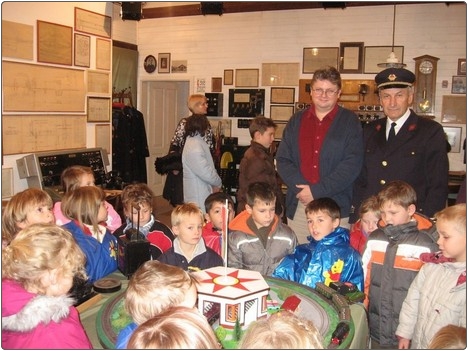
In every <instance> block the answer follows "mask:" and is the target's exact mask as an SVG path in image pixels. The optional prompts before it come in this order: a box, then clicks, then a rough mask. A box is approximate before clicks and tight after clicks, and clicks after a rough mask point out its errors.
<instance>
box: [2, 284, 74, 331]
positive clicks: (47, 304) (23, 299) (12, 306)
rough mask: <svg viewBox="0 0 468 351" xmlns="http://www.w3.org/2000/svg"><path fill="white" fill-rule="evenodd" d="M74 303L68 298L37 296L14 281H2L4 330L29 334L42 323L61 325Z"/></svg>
mask: <svg viewBox="0 0 468 351" xmlns="http://www.w3.org/2000/svg"><path fill="white" fill-rule="evenodd" d="M73 303H74V300H73V298H71V297H68V296H57V297H55V296H46V295H35V294H31V293H29V292H27V291H26V290H24V288H23V287H22V286H21V285H19V284H18V283H16V282H14V281H12V280H2V330H8V331H13V332H28V331H31V330H33V329H34V328H36V327H37V326H38V325H39V324H40V323H43V324H48V323H50V322H55V323H59V322H60V321H61V320H63V319H64V318H66V317H68V315H69V313H70V306H72V305H73Z"/></svg>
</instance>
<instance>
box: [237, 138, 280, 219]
mask: <svg viewBox="0 0 468 351" xmlns="http://www.w3.org/2000/svg"><path fill="white" fill-rule="evenodd" d="M254 182H265V183H267V184H270V185H271V186H272V187H273V189H274V190H275V194H276V204H277V209H278V211H276V213H277V214H281V212H282V211H281V204H282V203H283V192H282V191H281V185H280V181H279V177H278V174H277V173H276V168H275V163H274V159H273V156H272V155H271V154H270V152H269V150H268V149H267V148H265V147H264V146H263V145H261V144H259V143H257V142H255V141H251V142H250V147H249V148H248V149H247V150H246V151H245V153H244V156H243V157H242V160H241V162H240V166H239V190H238V191H237V213H238V214H239V213H241V212H242V211H244V210H245V204H246V202H247V199H246V196H247V189H248V187H249V185H250V184H251V183H254Z"/></svg>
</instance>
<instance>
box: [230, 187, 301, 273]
mask: <svg viewBox="0 0 468 351" xmlns="http://www.w3.org/2000/svg"><path fill="white" fill-rule="evenodd" d="M275 203H276V193H275V190H274V189H273V187H272V186H271V185H270V184H268V183H264V182H256V183H252V184H250V185H249V188H248V190H247V204H246V206H245V210H244V211H242V212H241V213H239V214H238V215H237V216H236V217H235V218H234V219H233V220H232V222H231V223H230V225H229V229H230V230H231V231H232V232H231V233H230V234H229V238H228V266H229V267H233V268H241V269H248V270H254V271H257V272H260V273H261V274H263V275H271V274H272V273H273V271H274V269H275V268H276V266H277V265H278V264H279V263H280V261H281V260H282V259H283V257H285V256H286V255H288V254H290V253H292V252H293V251H294V248H295V247H296V244H297V237H296V234H294V232H293V231H292V229H291V228H289V227H288V226H287V225H286V224H284V223H283V222H282V221H281V219H280V217H279V216H278V215H277V214H276V213H275Z"/></svg>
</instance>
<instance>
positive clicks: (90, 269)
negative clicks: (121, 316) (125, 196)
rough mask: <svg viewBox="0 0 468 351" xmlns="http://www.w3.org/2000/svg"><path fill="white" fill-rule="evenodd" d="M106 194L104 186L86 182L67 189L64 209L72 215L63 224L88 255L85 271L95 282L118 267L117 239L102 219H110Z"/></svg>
mask: <svg viewBox="0 0 468 351" xmlns="http://www.w3.org/2000/svg"><path fill="white" fill-rule="evenodd" d="M105 200H106V195H105V194H104V191H103V190H102V189H101V188H98V187H95V186H84V187H81V188H77V189H75V190H72V191H70V192H67V193H66V194H65V195H64V197H63V199H62V205H61V207H62V212H63V214H64V215H65V216H66V217H67V218H69V219H71V222H69V223H67V224H65V225H63V227H64V228H65V229H67V230H68V231H70V232H71V233H72V235H73V237H74V238H75V240H76V242H77V243H78V245H79V246H80V248H81V250H82V251H83V252H84V254H85V255H86V273H87V275H88V277H89V282H90V283H93V282H94V281H96V280H99V279H101V278H103V277H105V276H106V275H109V274H111V273H112V272H114V271H115V270H116V269H117V239H116V238H115V237H114V236H113V235H112V234H111V233H110V231H109V229H107V228H106V227H105V226H104V225H103V223H105V222H106V219H107V208H106V203H105Z"/></svg>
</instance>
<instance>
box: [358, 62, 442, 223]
mask: <svg viewBox="0 0 468 351" xmlns="http://www.w3.org/2000/svg"><path fill="white" fill-rule="evenodd" d="M414 81H415V76H414V74H413V73H412V72H410V71H408V70H406V69H404V68H387V69H385V70H383V71H382V72H380V73H379V74H377V75H376V77H375V82H376V83H377V88H378V90H379V97H380V103H381V105H382V107H383V111H384V113H385V115H386V116H387V118H382V119H379V120H377V121H374V122H373V123H371V124H368V125H367V126H366V127H365V128H364V131H363V137H364V164H363V167H362V170H361V173H360V175H359V177H358V178H357V179H356V181H355V183H354V189H353V190H354V191H353V201H352V208H351V212H352V214H351V216H350V223H354V222H355V221H356V220H357V219H358V218H357V215H358V213H359V206H360V205H361V203H362V201H363V200H365V199H366V198H368V197H369V196H371V195H375V194H377V193H378V192H379V191H380V190H381V189H382V187H383V186H384V185H385V184H388V183H389V182H390V181H392V180H403V181H405V182H407V183H409V184H410V185H411V186H412V187H413V188H414V189H415V190H416V193H417V209H416V211H417V212H419V213H422V214H424V215H426V216H428V217H433V216H434V214H435V213H436V212H437V211H439V210H442V209H443V208H445V206H446V201H447V196H448V171H449V163H448V157H447V147H446V139H445V134H444V130H443V128H442V126H441V125H440V124H439V123H437V122H435V121H433V120H431V119H428V118H425V117H420V116H418V115H416V113H415V112H414V111H413V110H411V109H410V108H409V107H410V106H411V105H412V103H413V98H414V90H413V83H414ZM392 125H393V127H392ZM391 129H393V131H392V130H391ZM353 211H354V213H353Z"/></svg>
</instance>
